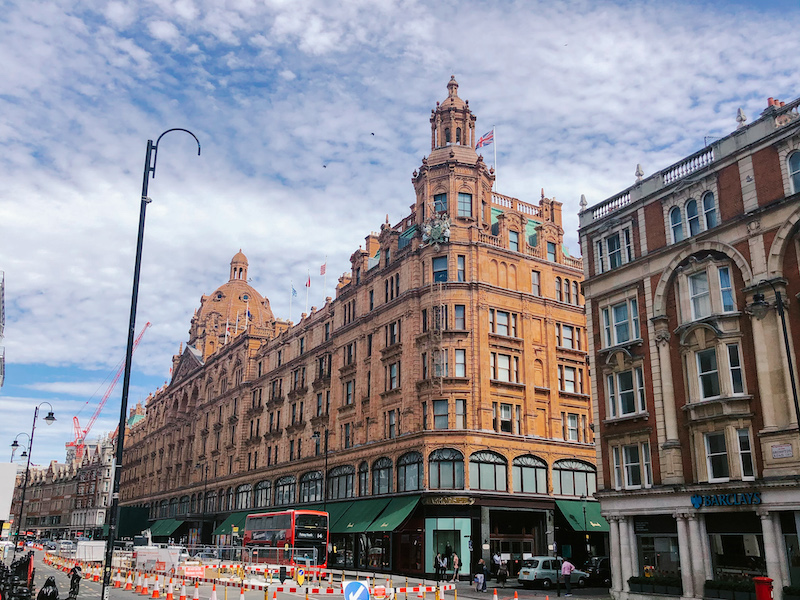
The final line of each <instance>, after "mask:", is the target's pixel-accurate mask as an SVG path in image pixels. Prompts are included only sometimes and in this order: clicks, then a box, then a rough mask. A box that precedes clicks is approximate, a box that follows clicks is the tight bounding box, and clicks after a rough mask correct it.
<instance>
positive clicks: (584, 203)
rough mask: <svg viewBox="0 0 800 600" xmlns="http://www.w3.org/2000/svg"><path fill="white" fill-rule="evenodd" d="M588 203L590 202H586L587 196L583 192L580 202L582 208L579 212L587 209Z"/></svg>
mask: <svg viewBox="0 0 800 600" xmlns="http://www.w3.org/2000/svg"><path fill="white" fill-rule="evenodd" d="M588 204H589V203H588V202H586V196H585V195H583V194H581V202H580V207H581V210H580V211H579V212H583V211H585V210H586V206H587V205H588Z"/></svg>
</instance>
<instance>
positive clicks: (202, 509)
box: [194, 461, 208, 545]
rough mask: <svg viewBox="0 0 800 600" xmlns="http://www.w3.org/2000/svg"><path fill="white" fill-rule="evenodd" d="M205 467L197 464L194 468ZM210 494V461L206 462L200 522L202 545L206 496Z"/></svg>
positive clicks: (201, 540)
mask: <svg viewBox="0 0 800 600" xmlns="http://www.w3.org/2000/svg"><path fill="white" fill-rule="evenodd" d="M202 466H204V465H203V463H197V464H196V465H195V466H194V468H195V469H199V468H200V467H202ZM207 493H208V461H206V462H205V476H204V477H203V498H202V504H201V507H202V508H201V509H200V512H201V514H202V518H201V521H200V536H199V537H200V545H202V544H204V543H205V542H204V541H203V530H204V529H205V527H206V494H207Z"/></svg>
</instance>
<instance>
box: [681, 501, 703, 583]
mask: <svg viewBox="0 0 800 600" xmlns="http://www.w3.org/2000/svg"><path fill="white" fill-rule="evenodd" d="M675 520H676V521H677V522H678V556H679V560H680V561H681V582H682V583H683V597H684V598H692V597H694V595H695V593H694V580H693V577H692V555H691V542H690V541H689V527H688V525H687V524H686V515H685V514H684V513H676V514H675ZM700 595H701V596H702V591H701V592H700Z"/></svg>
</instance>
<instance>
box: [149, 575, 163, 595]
mask: <svg viewBox="0 0 800 600" xmlns="http://www.w3.org/2000/svg"><path fill="white" fill-rule="evenodd" d="M150 597H151V598H153V600H155V599H156V598H161V589H160V588H159V587H158V573H156V582H155V583H154V584H153V595H152V596H150Z"/></svg>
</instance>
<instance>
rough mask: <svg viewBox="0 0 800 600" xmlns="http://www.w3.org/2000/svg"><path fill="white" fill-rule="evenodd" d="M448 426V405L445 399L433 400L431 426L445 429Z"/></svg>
mask: <svg viewBox="0 0 800 600" xmlns="http://www.w3.org/2000/svg"><path fill="white" fill-rule="evenodd" d="M447 427H448V407H447V400H434V401H433V428H434V429H447Z"/></svg>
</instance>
